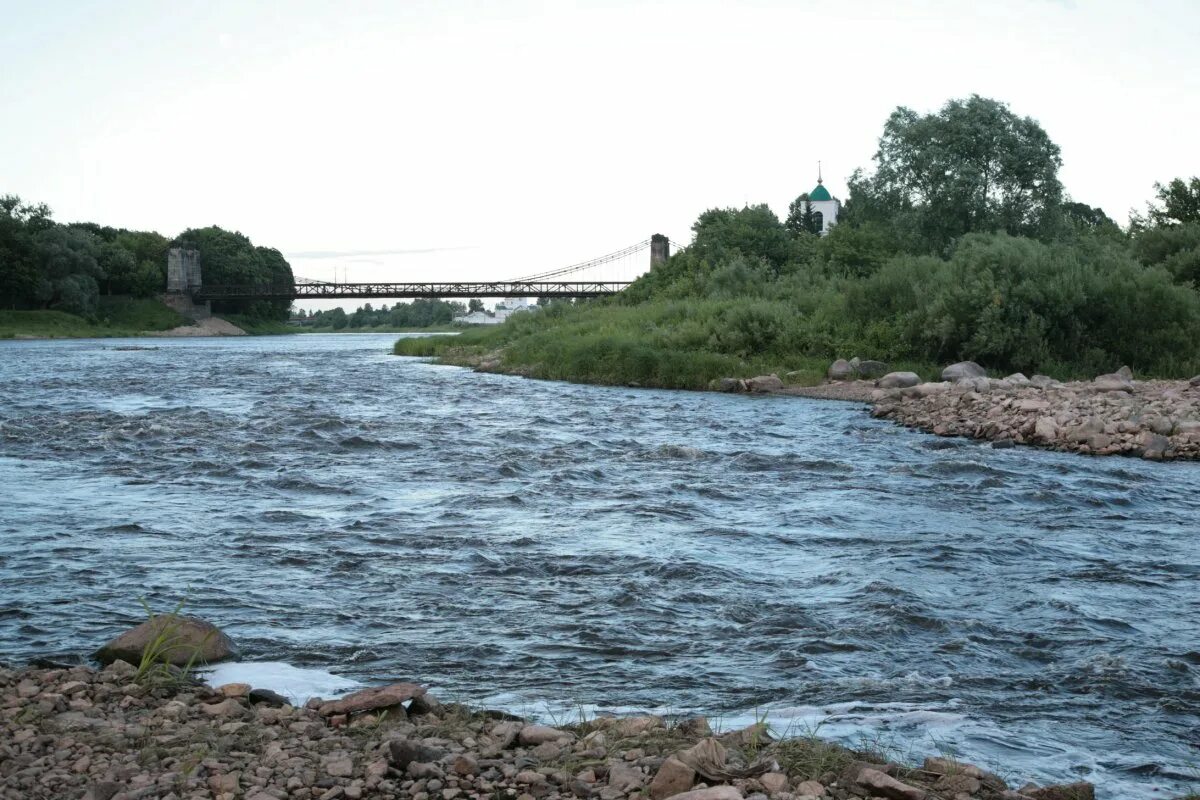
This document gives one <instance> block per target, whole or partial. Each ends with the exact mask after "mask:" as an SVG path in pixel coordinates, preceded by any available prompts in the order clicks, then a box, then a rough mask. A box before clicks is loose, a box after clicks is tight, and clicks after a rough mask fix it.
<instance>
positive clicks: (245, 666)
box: [201, 661, 362, 706]
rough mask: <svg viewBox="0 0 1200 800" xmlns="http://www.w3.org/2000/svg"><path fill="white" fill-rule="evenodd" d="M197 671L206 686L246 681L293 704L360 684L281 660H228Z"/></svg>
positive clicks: (349, 688)
mask: <svg viewBox="0 0 1200 800" xmlns="http://www.w3.org/2000/svg"><path fill="white" fill-rule="evenodd" d="M201 674H202V675H203V677H204V681H205V683H207V684H208V685H209V686H221V685H223V684H226V683H248V684H250V686H251V687H252V688H254V689H270V690H271V691H274V692H278V693H279V694H281V695H283V696H284V697H286V698H288V699H289V700H291V701H292V704H293V705H297V706H301V705H304V703H305V702H307V701H308V700H309V699H310V698H313V697H323V698H331V697H337V696H340V695H343V694H346V693H347V692H350V691H353V690H354V689H359V688H361V687H362V684H361V683H359V682H358V681H356V680H352V679H351V678H345V677H342V676H341V675H334V674H333V673H332V672H326V671H325V670H323V669H311V668H308V667H295V666H292V665H291V664H287V663H284V662H282V661H230V662H227V663H224V664H217V665H216V666H214V667H212V668H211V669H206V670H204V671H203V673H201Z"/></svg>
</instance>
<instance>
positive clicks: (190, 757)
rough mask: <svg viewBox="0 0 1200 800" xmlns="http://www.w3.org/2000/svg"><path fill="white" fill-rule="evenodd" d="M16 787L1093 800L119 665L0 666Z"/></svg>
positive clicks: (705, 730) (150, 794) (875, 760)
mask: <svg viewBox="0 0 1200 800" xmlns="http://www.w3.org/2000/svg"><path fill="white" fill-rule="evenodd" d="M0 713H2V723H0V797H2V798H4V799H5V800H9V799H10V798H11V800H31V799H33V800H36V799H37V798H86V800H140V799H141V798H161V799H162V800H200V799H201V798H204V799H205V800H235V798H248V800H284V798H314V800H316V799H319V800H337V799H338V798H349V800H355V798H412V800H510V799H511V800H554V798H568V797H571V798H581V800H582V799H586V798H595V799H596V800H625V798H634V797H637V798H648V799H649V800H666V798H676V800H741V799H742V798H747V800H817V799H818V798H830V799H831V800H856V799H858V798H864V799H865V798H889V799H890V800H939V799H940V800H974V799H975V798H978V799H979V800H993V799H1003V800H1024V798H1029V799H1030V800H1091V798H1092V797H1093V796H1094V789H1093V787H1092V785H1091V784H1087V783H1077V784H1070V785H1065V786H1052V787H1037V786H1034V785H1025V786H1022V787H1020V788H1014V787H1010V786H1009V785H1008V784H1007V783H1006V782H1005V781H1004V780H1002V779H1001V778H1000V777H998V776H996V775H994V774H992V773H990V772H988V771H986V770H982V769H979V768H978V767H975V766H972V765H970V764H966V763H961V762H957V761H954V760H952V759H945V758H927V759H925V760H924V762H923V763H921V764H920V765H912V764H899V763H894V762H891V761H889V760H888V759H887V757H886V756H884V755H882V754H880V753H872V752H854V751H851V750H848V749H846V748H843V747H840V746H838V745H835V744H830V743H827V742H823V741H821V740H819V739H816V738H790V739H784V740H782V741H776V740H775V739H774V738H773V737H772V736H771V733H770V732H769V730H768V729H767V728H766V726H763V725H758V726H752V727H750V728H747V729H743V730H739V731H734V732H730V733H724V734H721V733H720V732H714V731H712V730H711V729H710V727H709V723H708V722H707V721H706V720H705V719H704V718H702V717H692V718H687V719H672V720H668V719H664V718H661V717H656V716H633V717H601V718H596V719H589V720H577V721H575V722H573V724H568V725H561V726H558V727H550V726H546V725H540V724H535V723H532V722H526V721H524V720H521V719H518V718H515V717H512V716H510V715H507V714H503V713H501V712H494V711H484V710H477V709H472V708H468V707H467V706H464V705H460V704H454V703H439V702H438V701H437V700H435V699H434V698H432V697H431V696H430V695H429V694H428V693H427V692H426V690H425V689H424V688H423V687H421V686H419V685H417V684H413V683H399V684H392V685H390V686H384V687H378V688H372V689H365V690H362V691H359V692H355V693H354V694H351V695H348V696H346V697H343V698H341V699H338V700H333V701H321V700H319V699H313V700H310V701H309V702H308V703H307V704H306V705H305V706H303V707H293V706H291V705H289V704H288V703H287V701H286V700H285V699H284V698H283V697H282V696H280V695H278V694H275V693H274V692H272V691H269V690H265V689H260V688H255V687H251V686H249V685H246V684H227V685H224V686H219V687H216V688H212V687H208V686H205V685H202V684H199V683H196V682H194V681H192V680H189V679H188V678H186V677H185V676H183V675H182V674H181V673H179V672H178V671H171V672H169V673H158V674H157V677H155V678H154V679H153V680H147V679H146V678H145V676H143V677H141V678H139V677H138V670H137V669H136V668H135V667H134V666H132V665H131V664H129V663H127V662H125V661H119V660H118V661H115V662H113V663H112V664H110V665H108V666H107V667H104V668H103V669H100V670H95V669H92V668H90V667H84V666H79V667H63V668H29V669H20V670H12V669H0Z"/></svg>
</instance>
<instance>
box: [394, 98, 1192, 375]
mask: <svg viewBox="0 0 1200 800" xmlns="http://www.w3.org/2000/svg"><path fill="white" fill-rule="evenodd" d="M1061 165H1062V158H1061V154H1060V150H1059V148H1058V146H1057V145H1056V144H1055V143H1054V142H1053V141H1052V140H1051V139H1050V138H1049V136H1048V135H1047V134H1046V132H1045V131H1044V130H1043V129H1042V127H1041V126H1040V125H1039V124H1038V123H1037V122H1036V121H1035V120H1033V119H1031V118H1029V117H1021V116H1019V115H1017V114H1016V113H1014V112H1013V111H1012V110H1011V109H1010V108H1009V107H1008V106H1007V105H1006V104H1004V103H1001V102H998V101H996V100H992V99H988V98H983V97H979V96H972V97H969V98H965V99H961V100H951V101H950V102H948V103H946V104H945V105H944V106H943V107H942V108H940V109H938V110H937V111H934V112H932V113H927V114H921V113H918V112H915V111H913V110H911V109H908V108H903V107H901V108H898V109H896V111H895V112H894V113H893V114H892V115H891V116H890V117H889V118H888V120H887V121H886V123H885V125H884V129H883V133H882V135H881V136H880V139H879V147H878V150H877V151H876V153H875V155H874V157H873V159H872V163H871V165H870V166H868V167H866V168H863V169H860V170H857V171H855V172H854V173H853V174H852V175H851V176H850V179H849V181H848V183H849V187H850V196H849V198H848V200H847V201H846V202H845V204H844V205H843V208H842V211H841V214H840V215H839V218H838V222H837V224H836V225H835V226H834V227H833V228H832V229H831V230H830V232H829V233H828V235H826V236H818V235H816V232H817V225H816V220H815V219H814V218H813V216H812V209H811V203H810V202H809V201H808V198H807V196H805V195H800V196H799V197H798V198H797V199H796V201H795V202H793V203H792V204H791V207H790V208H789V214H788V215H787V217H786V218H785V219H784V220H780V218H779V217H778V216H777V215H776V214H775V213H774V212H773V211H772V210H771V209H770V208H769V207H767V206H766V205H754V206H750V205H747V206H746V207H744V208H716V209H709V210H707V211H705V212H703V213H702V214H701V215H700V216H699V218H698V219H697V221H696V223H695V224H694V225H693V229H692V230H693V233H694V238H693V241H692V243H691V244H690V245H689V246H688V247H686V248H683V249H682V250H680V251H678V252H676V253H675V254H673V255H672V256H671V258H670V259H669V260H668V261H667V262H666V263H664V264H661V265H658V266H656V267H655V268H654V269H652V270H651V271H650V272H648V273H647V274H645V275H643V276H642V277H641V278H640V279H638V280H637V281H636V282H635V283H634V284H633V285H632V286H631V287H630V288H629V289H628V290H626V291H625V292H623V293H622V294H621V295H620V296H618V297H617V298H614V299H612V300H606V301H593V302H590V303H588V304H586V305H581V306H578V307H576V308H574V309H562V310H560V313H553V314H542V315H518V316H517V317H513V318H511V319H510V320H509V321H508V322H507V323H506V324H505V325H504V326H499V329H498V330H493V331H480V332H472V333H470V334H463V336H461V337H456V343H455V346H457V347H464V346H467V345H469V344H470V343H471V342H477V343H478V344H479V345H480V346H482V347H485V348H492V349H494V348H495V347H497V346H500V345H507V348H506V350H505V352H506V356H505V357H506V358H508V359H512V360H513V361H514V363H516V362H519V363H520V364H522V365H525V366H526V367H527V371H533V372H534V373H536V374H538V375H539V376H541V377H551V378H564V379H569V380H584V381H630V380H634V381H638V382H640V383H642V384H643V385H658V386H672V387H689V388H697V387H699V386H702V385H704V384H705V383H707V381H708V380H710V379H711V378H714V377H721V376H722V375H723V374H724V375H727V374H744V373H746V372H751V371H758V370H764V369H780V370H787V369H795V367H794V366H790V365H795V364H797V363H798V362H800V361H803V360H804V359H806V358H807V359H810V360H811V362H817V361H819V360H822V359H833V358H838V357H845V358H849V357H851V356H854V355H858V356H860V357H863V358H879V359H883V360H887V361H891V362H893V363H907V364H910V365H913V366H920V365H922V364H924V365H927V366H930V367H932V365H934V364H939V363H940V364H945V363H948V362H952V361H958V360H961V359H971V360H975V361H978V362H979V363H981V364H983V365H985V366H987V367H989V368H994V369H997V370H1003V371H1015V370H1020V371H1024V372H1026V373H1032V372H1045V373H1048V374H1053V375H1058V376H1063V377H1067V376H1080V375H1086V374H1089V373H1090V374H1093V375H1094V374H1096V373H1098V372H1110V371H1112V370H1114V369H1116V368H1117V367H1119V366H1120V365H1122V364H1128V365H1130V366H1131V367H1132V368H1133V369H1134V370H1135V371H1138V372H1139V373H1141V374H1150V375H1162V376H1175V377H1179V376H1182V377H1189V376H1191V375H1194V374H1197V373H1200V292H1198V290H1197V287H1198V286H1200V178H1197V177H1190V178H1189V177H1179V178H1175V179H1171V180H1168V181H1167V182H1165V183H1161V184H1156V185H1155V186H1154V197H1153V199H1152V201H1151V202H1150V203H1149V204H1148V206H1147V208H1146V209H1145V211H1144V212H1134V213H1133V214H1132V215H1131V220H1130V223H1129V224H1128V225H1127V226H1124V227H1122V226H1120V225H1118V224H1117V223H1116V222H1114V221H1113V220H1112V219H1111V218H1110V217H1109V216H1108V215H1107V214H1106V213H1105V212H1104V211H1103V210H1102V209H1100V208H1096V207H1094V206H1091V205H1089V204H1087V203H1086V202H1082V201H1080V200H1076V199H1074V198H1071V197H1069V196H1068V195H1067V193H1066V191H1065V189H1064V187H1063V185H1062V184H1061V182H1060V180H1059V176H1058V173H1059V169H1060V167H1061ZM403 344H405V347H408V348H418V347H425V348H427V349H436V348H437V347H438V346H439V345H437V344H436V343H419V344H413V345H409V344H407V343H403ZM397 347H398V348H400V344H398V345H397ZM825 363H827V361H826V362H825ZM781 374H782V372H781Z"/></svg>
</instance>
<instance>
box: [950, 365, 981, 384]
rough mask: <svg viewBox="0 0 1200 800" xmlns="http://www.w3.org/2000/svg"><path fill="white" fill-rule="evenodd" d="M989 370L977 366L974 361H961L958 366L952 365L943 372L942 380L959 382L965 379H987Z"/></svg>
mask: <svg viewBox="0 0 1200 800" xmlns="http://www.w3.org/2000/svg"><path fill="white" fill-rule="evenodd" d="M986 377H987V370H985V369H984V368H983V367H981V366H979V365H978V364H976V363H975V362H974V361H960V362H958V363H957V364H951V365H950V366H948V367H946V368H945V369H944V370H942V380H944V381H950V382H954V381H958V380H962V379H963V378H986Z"/></svg>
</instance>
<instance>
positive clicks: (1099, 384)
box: [1092, 372, 1133, 392]
mask: <svg viewBox="0 0 1200 800" xmlns="http://www.w3.org/2000/svg"><path fill="white" fill-rule="evenodd" d="M1092 388H1093V389H1095V390H1096V391H1097V392H1132V391H1133V383H1132V382H1130V380H1129V379H1128V378H1126V377H1125V376H1124V375H1121V374H1120V373H1117V372H1110V373H1109V374H1107V375H1099V376H1097V377H1096V379H1095V380H1094V381H1092Z"/></svg>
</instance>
